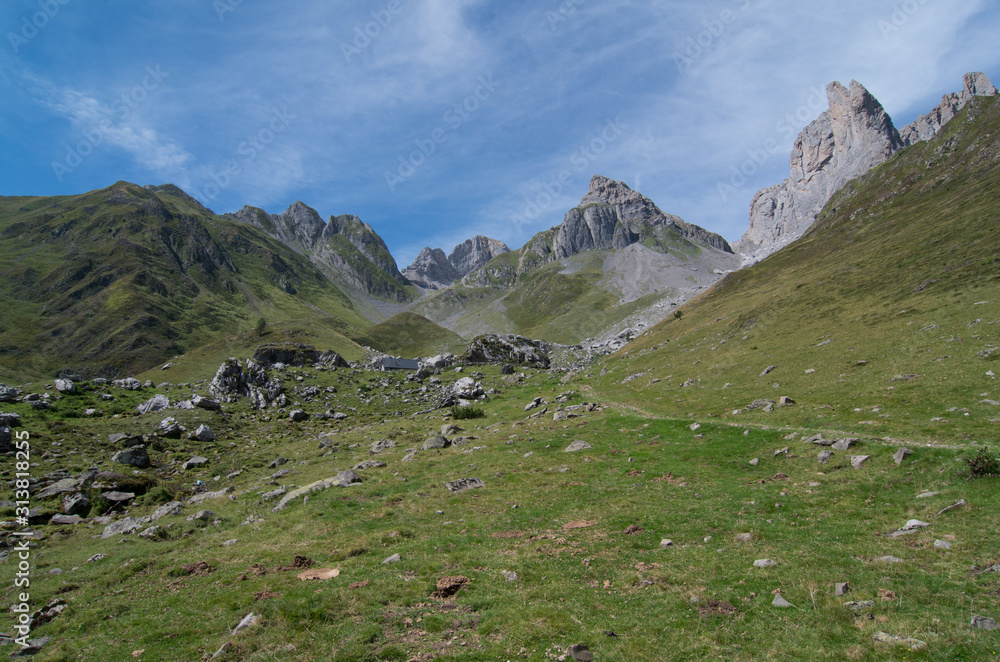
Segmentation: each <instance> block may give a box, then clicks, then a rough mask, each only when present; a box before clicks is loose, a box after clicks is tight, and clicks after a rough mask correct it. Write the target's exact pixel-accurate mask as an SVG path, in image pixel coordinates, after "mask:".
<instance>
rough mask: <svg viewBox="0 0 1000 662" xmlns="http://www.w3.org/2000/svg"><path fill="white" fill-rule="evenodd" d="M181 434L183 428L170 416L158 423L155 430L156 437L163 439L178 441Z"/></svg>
mask: <svg viewBox="0 0 1000 662" xmlns="http://www.w3.org/2000/svg"><path fill="white" fill-rule="evenodd" d="M183 433H184V428H183V427H181V425H180V424H179V423H178V422H177V421H176V420H175V419H174V418H173V417H172V416H169V417H167V418H165V419H163V420H162V421H160V425H159V427H157V428H156V436H158V437H162V438H164V439H180V438H181V434H183Z"/></svg>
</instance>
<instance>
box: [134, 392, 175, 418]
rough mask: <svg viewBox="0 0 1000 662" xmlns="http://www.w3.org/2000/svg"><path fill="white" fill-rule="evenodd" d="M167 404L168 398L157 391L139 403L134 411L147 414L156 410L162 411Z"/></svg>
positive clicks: (168, 404)
mask: <svg viewBox="0 0 1000 662" xmlns="http://www.w3.org/2000/svg"><path fill="white" fill-rule="evenodd" d="M169 406H170V400H169V399H167V396H165V395H163V394H161V393H157V394H156V395H154V396H153V397H151V398H150V399H149V400H146V401H145V402H143V403H142V404H141V405H139V406H138V407H137V408H136V411H138V412H139V413H140V414H149V413H152V412H156V411H163V410H164V409H166V408H167V407H169Z"/></svg>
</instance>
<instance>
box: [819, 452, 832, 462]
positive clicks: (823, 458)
mask: <svg viewBox="0 0 1000 662" xmlns="http://www.w3.org/2000/svg"><path fill="white" fill-rule="evenodd" d="M831 457H833V453H832V452H830V451H820V452H819V454H818V455H817V456H816V459H817V460H819V463H820V464H826V463H827V462H829V461H830V458H831Z"/></svg>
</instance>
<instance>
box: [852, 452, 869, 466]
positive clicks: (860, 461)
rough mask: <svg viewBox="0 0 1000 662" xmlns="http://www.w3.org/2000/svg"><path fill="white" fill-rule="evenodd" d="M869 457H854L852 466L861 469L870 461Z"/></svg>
mask: <svg viewBox="0 0 1000 662" xmlns="http://www.w3.org/2000/svg"><path fill="white" fill-rule="evenodd" d="M868 457H869V456H868V455H852V456H851V466H852V467H854V468H855V469H860V468H861V465H863V464H864V463H865V462H867V461H868Z"/></svg>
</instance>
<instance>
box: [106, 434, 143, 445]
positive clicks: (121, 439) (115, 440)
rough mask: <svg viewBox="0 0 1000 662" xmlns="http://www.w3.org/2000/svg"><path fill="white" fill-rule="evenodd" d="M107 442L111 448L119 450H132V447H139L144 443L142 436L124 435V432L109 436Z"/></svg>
mask: <svg viewBox="0 0 1000 662" xmlns="http://www.w3.org/2000/svg"><path fill="white" fill-rule="evenodd" d="M108 441H109V442H111V445H112V446H119V447H121V448H132V447H133V446H140V445H142V444H144V443H146V442H145V441H144V440H143V438H142V435H133V434H125V433H124V432H115V433H113V434H109V435H108Z"/></svg>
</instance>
